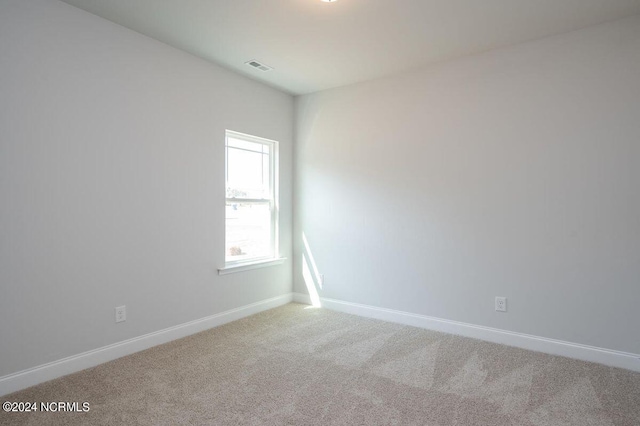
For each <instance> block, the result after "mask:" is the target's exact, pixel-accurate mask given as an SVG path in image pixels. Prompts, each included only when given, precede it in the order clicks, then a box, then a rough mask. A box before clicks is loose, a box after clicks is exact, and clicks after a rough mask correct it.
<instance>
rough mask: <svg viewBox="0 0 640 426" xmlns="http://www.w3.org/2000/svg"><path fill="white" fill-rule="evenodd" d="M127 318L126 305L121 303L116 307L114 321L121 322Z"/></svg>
mask: <svg viewBox="0 0 640 426" xmlns="http://www.w3.org/2000/svg"><path fill="white" fill-rule="evenodd" d="M126 320H127V307H126V306H124V305H122V306H118V307H116V322H122V321H126Z"/></svg>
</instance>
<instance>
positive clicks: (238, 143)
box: [225, 131, 278, 265]
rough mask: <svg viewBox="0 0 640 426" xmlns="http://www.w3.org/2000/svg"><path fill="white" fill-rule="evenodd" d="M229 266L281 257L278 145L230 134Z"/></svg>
mask: <svg viewBox="0 0 640 426" xmlns="http://www.w3.org/2000/svg"><path fill="white" fill-rule="evenodd" d="M225 162H226V192H227V195H226V238H225V262H226V264H227V265H233V264H237V263H248V262H254V261H259V260H267V259H273V258H275V257H276V255H277V224H278V212H277V203H276V189H277V172H276V171H277V142H275V141H270V140H267V139H263V138H259V137H256V136H249V135H245V134H242V133H237V132H232V131H227V133H226V144H225Z"/></svg>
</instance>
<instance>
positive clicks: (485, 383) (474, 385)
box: [0, 304, 640, 426]
mask: <svg viewBox="0 0 640 426" xmlns="http://www.w3.org/2000/svg"><path fill="white" fill-rule="evenodd" d="M1 399H2V401H37V402H42V401H77V402H85V401H86V402H89V403H90V411H89V412H84V413H41V412H37V413H1V414H0V424H2V425H76V424H90V425H136V424H144V425H301V426H306V425H432V426H445V425H469V426H480V425H518V426H529V425H536V426H542V425H545V426H547V425H549V426H550V425H557V426H568V425H576V426H609V425H616V426H632V425H634V426H637V425H640V374H639V373H633V372H630V371H625V370H621V369H615V368H609V367H604V366H600V365H597V364H590V363H586V362H581V361H575V360H570V359H566V358H561V357H554V356H550V355H544V354H540V353H535V352H529V351H525V350H520V349H515V348H510V347H506V346H501V345H496V344H492V343H486V342H482V341H478V340H473V339H467V338H463V337H457V336H451V335H446V334H441V333H435V332H431V331H427V330H422V329H418V328H413V327H407V326H402V325H397V324H390V323H385V322H381V321H375V320H369V319H365V318H360V317H356V316H351V315H347V314H342V313H337V312H332V311H328V310H324V309H313V308H309V307H307V306H305V305H299V304H290V305H287V306H284V307H281V308H277V309H274V310H271V311H267V312H263V313H261V314H258V315H254V316H252V317H249V318H245V319H243V320H240V321H236V322H233V323H230V324H227V325H224V326H221V327H218V328H215V329H212V330H208V331H205V332H203V333H200V334H196V335H193V336H190V337H187V338H184V339H181V340H177V341H174V342H171V343H168V344H165V345H162V346H157V347H155V348H152V349H149V350H146V351H143V352H139V353H137V354H134V355H131V356H128V357H124V358H121V359H118V360H115V361H112V362H109V363H106V364H103V365H100V366H98V367H95V368H92V369H89V370H85V371H82V372H79V373H76V374H72V375H70V376H66V377H63V378H60V379H57V380H53V381H51V382H47V383H44V384H41V385H38V386H35V387H32V388H29V389H26V390H24V391H21V392H18V393H14V394H12V395H8V396H4V397H2V398H1Z"/></svg>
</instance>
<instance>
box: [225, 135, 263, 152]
mask: <svg viewBox="0 0 640 426" xmlns="http://www.w3.org/2000/svg"><path fill="white" fill-rule="evenodd" d="M227 146H228V147H231V148H241V149H246V150H249V151H256V152H263V151H262V147H263V146H266V145H265V144H262V143H257V142H249V141H243V140H241V139H236V138H233V137H227Z"/></svg>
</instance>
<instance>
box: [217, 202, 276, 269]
mask: <svg viewBox="0 0 640 426" xmlns="http://www.w3.org/2000/svg"><path fill="white" fill-rule="evenodd" d="M226 209H227V229H226V233H227V235H226V250H225V251H226V261H227V262H233V261H238V260H245V259H251V258H256V257H270V256H273V253H272V244H271V210H270V207H269V204H268V203H261V204H242V203H229V202H227V207H226Z"/></svg>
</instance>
